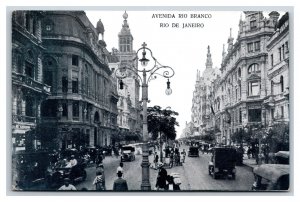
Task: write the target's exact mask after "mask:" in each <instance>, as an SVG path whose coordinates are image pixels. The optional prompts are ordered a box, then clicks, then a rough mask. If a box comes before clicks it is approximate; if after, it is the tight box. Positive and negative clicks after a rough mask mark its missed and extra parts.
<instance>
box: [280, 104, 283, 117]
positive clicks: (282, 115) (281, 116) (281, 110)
mask: <svg viewBox="0 0 300 202" xmlns="http://www.w3.org/2000/svg"><path fill="white" fill-rule="evenodd" d="M280 109H281V118H283V117H284V107H283V106H281V107H280Z"/></svg>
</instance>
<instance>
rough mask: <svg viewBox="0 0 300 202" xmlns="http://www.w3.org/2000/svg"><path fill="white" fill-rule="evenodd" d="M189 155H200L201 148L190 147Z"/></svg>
mask: <svg viewBox="0 0 300 202" xmlns="http://www.w3.org/2000/svg"><path fill="white" fill-rule="evenodd" d="M188 157H199V148H198V147H189V151H188Z"/></svg>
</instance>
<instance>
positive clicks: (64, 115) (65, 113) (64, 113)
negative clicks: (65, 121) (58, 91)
mask: <svg viewBox="0 0 300 202" xmlns="http://www.w3.org/2000/svg"><path fill="white" fill-rule="evenodd" d="M62 109H63V111H62V116H63V117H67V116H68V105H67V103H62Z"/></svg>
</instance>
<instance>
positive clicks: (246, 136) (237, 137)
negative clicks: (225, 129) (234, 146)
mask: <svg viewBox="0 0 300 202" xmlns="http://www.w3.org/2000/svg"><path fill="white" fill-rule="evenodd" d="M231 139H232V141H233V142H237V143H239V144H240V145H242V144H243V142H246V143H248V144H250V143H251V133H250V131H246V130H245V129H244V128H242V129H241V130H238V131H236V132H235V133H233V135H232V136H231Z"/></svg>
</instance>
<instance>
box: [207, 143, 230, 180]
mask: <svg viewBox="0 0 300 202" xmlns="http://www.w3.org/2000/svg"><path fill="white" fill-rule="evenodd" d="M235 164H236V149H235V148H233V147H214V148H213V149H212V156H211V160H210V161H209V164H208V174H209V175H211V176H212V177H213V178H214V179H217V178H219V177H224V176H226V177H228V176H231V178H232V179H235V177H236V169H235Z"/></svg>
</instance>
